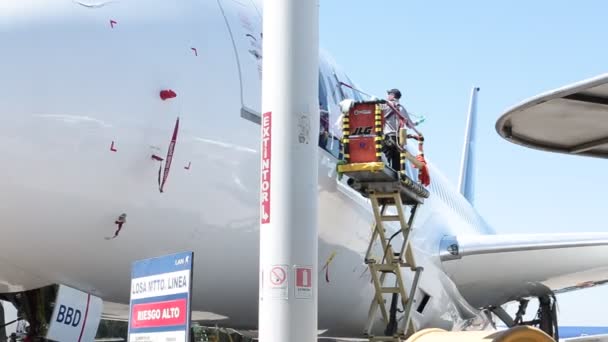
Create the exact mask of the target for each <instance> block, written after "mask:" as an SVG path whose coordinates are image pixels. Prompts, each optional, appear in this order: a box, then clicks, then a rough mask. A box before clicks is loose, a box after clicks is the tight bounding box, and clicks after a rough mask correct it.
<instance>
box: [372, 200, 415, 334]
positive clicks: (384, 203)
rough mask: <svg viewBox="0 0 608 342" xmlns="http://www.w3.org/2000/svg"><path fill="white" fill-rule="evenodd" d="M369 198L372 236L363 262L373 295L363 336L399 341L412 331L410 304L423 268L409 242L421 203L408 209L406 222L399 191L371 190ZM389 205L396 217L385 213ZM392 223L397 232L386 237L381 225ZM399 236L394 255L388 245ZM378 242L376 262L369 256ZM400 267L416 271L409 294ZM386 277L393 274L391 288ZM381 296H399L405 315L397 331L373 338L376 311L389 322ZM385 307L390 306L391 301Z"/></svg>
mask: <svg viewBox="0 0 608 342" xmlns="http://www.w3.org/2000/svg"><path fill="white" fill-rule="evenodd" d="M369 199H370V200H371V203H372V208H373V211H374V219H375V224H374V230H373V233H372V237H371V239H370V243H369V246H368V248H367V253H366V254H365V263H366V264H367V265H368V267H369V271H370V274H371V276H372V282H373V284H374V289H375V294H374V298H373V299H372V302H371V305H370V308H369V313H368V320H367V325H366V330H365V334H366V335H367V336H368V338H369V341H374V342H381V341H391V342H400V341H402V340H405V339H406V338H407V337H409V336H411V335H412V334H413V333H414V332H415V328H414V326H413V325H412V324H410V323H411V311H412V302H413V298H414V295H415V293H416V288H417V286H418V280H419V278H420V274H421V272H422V271H423V268H422V267H417V266H416V262H415V260H414V254H413V253H412V249H411V246H410V243H409V236H410V232H411V230H412V224H413V222H414V218H415V216H416V211H417V209H418V206H419V205H420V203H417V204H412V205H411V206H409V207H411V209H410V213H409V218H407V219H406V214H405V209H404V207H408V206H404V205H403V203H402V198H401V195H400V193H399V192H398V191H395V192H388V193H381V192H374V191H372V192H370V193H369ZM391 206H393V207H395V209H396V212H397V215H387V214H386V213H387V209H388V208H389V207H391ZM395 221H396V222H399V223H400V229H399V230H398V231H397V232H396V233H395V234H393V235H392V236H391V237H388V238H387V236H386V230H385V228H384V223H385V222H395ZM398 235H401V236H402V244H401V246H400V248H399V250H398V252H395V250H394V249H393V246H392V245H391V241H392V240H393V238H395V237H397V236H398ZM377 239H379V240H380V246H381V247H382V251H383V253H382V254H383V255H382V256H381V257H380V258H378V259H376V258H374V257H373V256H372V255H371V254H372V253H373V251H372V249H373V246H374V244H375V243H376V240H377ZM402 267H409V268H410V269H411V270H412V271H414V272H415V274H414V280H413V282H412V285H411V287H410V289H409V293H408V289H407V288H406V286H405V284H404V281H403V275H402V273H401V272H402ZM388 274H393V275H394V278H395V279H394V280H395V281H394V284H392V282H391V285H393V286H386V285H385V280H386V276H387V275H388ZM384 294H393V297H394V296H395V295H397V296H399V297H400V303H401V305H402V306H403V308H404V312H403V315H404V316H403V319H402V321H401V323H400V325H399V326H398V327H397V329H396V330H395V329H394V328H393V329H391V330H394V333H392V334H390V335H389V336H374V335H372V333H371V330H372V328H373V324H374V321H375V317H376V313H377V312H378V309H379V311H380V313H381V315H382V319H383V321H384V322H385V323H386V324H387V326H388V324H389V323H390V309H387V303H386V301H385V300H384V297H383V295H384ZM388 306H389V307H390V302H389V305H388ZM394 323H396V322H393V324H394Z"/></svg>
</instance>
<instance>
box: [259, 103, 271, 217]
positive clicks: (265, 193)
mask: <svg viewBox="0 0 608 342" xmlns="http://www.w3.org/2000/svg"><path fill="white" fill-rule="evenodd" d="M271 114H272V112H266V113H264V114H263V115H262V151H261V153H262V171H261V173H262V183H261V198H260V200H261V207H262V212H261V213H260V215H261V219H262V224H266V223H270V157H271V150H270V141H271V135H270V129H271V127H272V121H271Z"/></svg>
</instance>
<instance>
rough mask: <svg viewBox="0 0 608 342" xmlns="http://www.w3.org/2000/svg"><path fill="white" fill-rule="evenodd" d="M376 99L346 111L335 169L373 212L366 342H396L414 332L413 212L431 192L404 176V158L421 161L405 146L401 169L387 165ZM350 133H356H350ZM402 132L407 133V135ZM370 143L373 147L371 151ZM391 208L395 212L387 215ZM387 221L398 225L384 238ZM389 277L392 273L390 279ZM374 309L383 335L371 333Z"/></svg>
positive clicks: (415, 269) (416, 269) (416, 275)
mask: <svg viewBox="0 0 608 342" xmlns="http://www.w3.org/2000/svg"><path fill="white" fill-rule="evenodd" d="M379 103H381V101H375V102H369V101H368V102H355V103H354V105H353V107H352V108H351V109H350V111H349V112H348V113H344V114H345V115H344V118H343V161H342V163H343V164H341V165H338V172H339V173H340V174H342V175H346V176H347V177H349V179H348V181H347V184H348V185H349V186H350V187H352V188H353V189H355V190H357V191H358V192H359V193H361V194H362V195H363V196H364V197H366V198H369V199H370V202H371V205H372V210H373V213H374V220H375V223H374V226H373V232H372V235H371V239H370V242H369V246H368V248H367V253H366V255H365V263H366V264H367V265H368V267H369V271H370V274H371V277H372V282H373V285H374V289H375V294H374V298H373V299H372V302H371V305H370V308H369V314H368V320H367V323H366V327H365V334H366V336H367V337H368V338H369V340H370V341H377V342H380V341H394V342H398V341H403V340H405V339H406V338H407V337H409V336H411V335H412V334H413V333H415V328H414V326H413V325H412V324H410V322H411V311H412V302H413V298H414V295H415V292H416V287H417V286H418V280H419V279H420V275H421V273H422V270H423V269H422V267H419V266H417V265H416V262H415V260H414V255H413V253H412V248H411V246H410V243H409V237H410V232H411V230H412V227H413V223H414V219H415V217H416V211H417V209H418V207H419V206H420V205H422V204H423V202H424V199H425V198H428V196H429V192H428V190H426V189H425V188H424V186H422V185H421V184H420V183H418V182H415V181H413V180H412V178H410V177H408V175H406V172H405V171H404V169H405V160H410V161H411V162H412V163H413V164H415V165H416V166H417V167H418V168H421V167H422V164H421V163H420V162H419V161H418V160H417V159H416V158H414V157H413V156H412V155H411V154H409V152H407V151H406V150H403V149H401V150H400V152H401V170H402V171H400V172H396V171H395V170H393V169H391V168H389V167H387V166H385V163H384V162H383V160H382V152H381V148H382V145H381V143H382V141H383V139H384V137H383V133H382V125H383V124H384V120H383V117H382V115H381V112H380V110H379V108H380V107H379ZM366 110H367V111H369V110H371V113H373V114H374V115H370V116H369V117H366V115H365V113H368V112H366ZM371 113H368V114H371ZM372 120H373V121H372ZM353 121H356V122H353ZM366 121H367V122H366ZM370 121H371V122H373V126H374V127H375V129H374V130H373V132H370V130H369V129H367V130H366V129H365V128H366V127H369V122H370ZM361 127H363V128H361ZM350 132H356V133H359V134H356V135H354V134H350ZM361 133H363V134H361ZM365 133H369V134H367V135H366V134H365ZM402 133H403V132H402ZM400 135H401V136H402V137H405V134H400ZM372 144H373V145H372ZM370 145H371V147H373V150H372V151H370ZM402 145H403V144H402ZM391 207H392V208H394V210H391V213H390V214H389V208H391ZM408 209H409V210H408ZM386 222H398V223H399V226H400V229H399V230H398V231H397V232H395V233H394V234H393V235H392V236H390V237H388V236H387V232H386V227H385V226H384V224H385V223H386ZM399 235H401V240H402V242H401V245H400V246H399V248H397V249H395V248H393V246H392V245H391V242H392V241H393V238H395V237H398V236H399ZM378 240H379V241H380V247H381V250H382V251H383V253H382V255H380V256H374V255H373V253H374V251H373V247H374V245H375V244H376V243H377V241H378ZM404 267H408V268H410V269H411V270H412V271H413V272H415V273H414V279H413V282H412V284H409V286H406V284H405V281H404V277H403V274H402V271H403V268H404ZM389 275H393V276H390V277H389ZM388 279H390V280H388ZM386 294H388V295H391V299H390V300H389V301H385V296H384V295H386ZM391 301H392V306H393V307H392V311H393V312H392V317H391V308H390V306H391ZM397 303H401V305H402V307H403V308H404V311H403V318H402V319H401V322H400V323H399V324H397V321H396V304H397ZM378 311H380V314H381V316H382V320H383V321H384V323H385V324H386V326H387V329H385V331H384V335H383V336H375V335H373V334H372V329H373V326H374V322H375V321H376V315H377V312H378Z"/></svg>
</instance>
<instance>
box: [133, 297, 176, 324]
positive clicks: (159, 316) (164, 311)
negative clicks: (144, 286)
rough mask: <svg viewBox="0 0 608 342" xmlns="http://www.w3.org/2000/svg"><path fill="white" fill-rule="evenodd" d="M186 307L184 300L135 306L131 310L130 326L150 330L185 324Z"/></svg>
mask: <svg viewBox="0 0 608 342" xmlns="http://www.w3.org/2000/svg"><path fill="white" fill-rule="evenodd" d="M187 305H188V303H187V301H186V299H177V300H170V301H165V302H153V303H145V304H135V305H133V309H132V316H131V326H132V327H133V328H152V327H164V326H169V325H183V324H186V317H187V316H188V315H187V311H186V310H187V308H188V307H187Z"/></svg>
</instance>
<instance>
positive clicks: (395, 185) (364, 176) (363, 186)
mask: <svg viewBox="0 0 608 342" xmlns="http://www.w3.org/2000/svg"><path fill="white" fill-rule="evenodd" d="M338 172H340V173H342V174H343V175H345V176H347V177H348V180H347V184H348V185H349V186H350V187H351V188H353V189H355V190H356V191H358V192H359V193H361V195H363V196H364V197H369V194H370V193H371V192H375V193H394V192H399V193H400V194H401V200H402V203H403V204H406V205H413V204H422V203H424V199H425V198H428V197H429V191H428V190H427V189H425V188H424V187H423V186H422V185H421V184H420V183H418V182H415V181H413V180H412V179H411V178H410V177H408V176H407V175H406V174H404V173H399V172H397V171H395V170H393V169H391V168H389V167H386V166H385V165H384V163H382V162H375V163H355V164H344V165H339V166H338Z"/></svg>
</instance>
